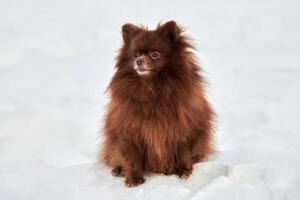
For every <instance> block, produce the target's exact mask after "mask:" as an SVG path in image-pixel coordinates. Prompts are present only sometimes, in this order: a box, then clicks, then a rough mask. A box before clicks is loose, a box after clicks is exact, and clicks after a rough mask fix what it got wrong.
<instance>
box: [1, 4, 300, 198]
mask: <svg viewBox="0 0 300 200" xmlns="http://www.w3.org/2000/svg"><path fill="white" fill-rule="evenodd" d="M169 19H174V20H177V21H178V22H179V23H181V24H183V25H184V26H185V27H187V30H188V34H190V35H191V36H192V37H193V38H194V41H195V43H196V44H197V47H198V50H199V57H200V62H201V64H202V67H203V68H204V70H205V74H204V75H205V77H206V78H207V80H208V82H209V83H210V86H209V87H208V89H207V91H208V95H209V99H210V101H211V103H212V104H213V106H214V108H215V109H216V111H217V113H218V123H217V124H218V127H217V131H216V147H217V151H218V152H217V153H216V155H215V156H213V157H211V158H210V160H209V161H208V162H205V163H200V164H197V165H196V166H195V171H194V173H193V176H192V177H191V178H190V179H189V180H187V181H184V180H180V179H178V178H177V177H176V176H170V177H166V176H159V175H156V176H151V177H146V183H145V184H143V185H141V186H139V187H136V188H130V189H129V188H126V187H124V184H123V179H121V178H115V177H112V176H111V175H110V170H109V169H108V168H106V167H104V166H103V165H99V164H97V163H96V162H95V155H96V152H97V148H98V144H97V142H98V141H99V138H100V140H101V131H100V130H101V121H102V119H103V112H104V106H105V104H106V102H107V95H106V94H105V89H106V86H107V85H108V83H109V81H110V78H111V77H112V75H113V72H114V69H113V64H114V56H115V55H116V54H115V53H116V50H117V49H118V48H119V45H120V41H121V37H120V28H121V26H122V24H124V23H126V22H131V23H137V24H145V25H149V27H151V28H153V27H154V26H155V25H156V24H157V22H159V21H166V20H169ZM299 33H300V2H299V1H297V0H286V1H281V0H255V1H250V0H229V1H221V0H214V1H196V0H194V1H192V0H186V1H175V0H172V1H171V0H166V1H159V0H152V1H133V0H126V1H101V0H90V1H80V0H72V1H71V0H51V1H50V0H49V1H39V0H27V1H22V0H19V1H16V0H10V1H1V2H0V199H1V200H16V199H22V200H35V199H36V200H40V199H43V200H48V199H49V200H52V199H58V200H68V199H70V200H76V199H83V200H91V199H105V200H110V199H118V200H120V199H130V200H132V199H173V200H176V199H180V200H184V199H191V200H196V199H206V200H211V199H214V200H219V199H224V200H225V199H230V200H241V199H242V200H248V199H249V200H253V199H255V200H261V199H262V200H269V199H270V200H297V199H299V198H300V153H299V152H300V134H299V131H300V123H299V119H300V106H299V102H300V94H299V91H300V59H299V55H300V48H299V46H300V37H299ZM99 136H100V137H99Z"/></svg>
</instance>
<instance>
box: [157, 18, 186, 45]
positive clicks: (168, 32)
mask: <svg viewBox="0 0 300 200" xmlns="http://www.w3.org/2000/svg"><path fill="white" fill-rule="evenodd" d="M156 31H157V32H158V33H159V34H160V35H161V36H164V37H167V38H169V39H170V40H171V41H172V42H176V41H177V39H178V37H179V35H180V28H179V27H178V26H177V24H176V22H175V21H168V22H166V23H165V24H163V25H159V26H158V27H157V30H156Z"/></svg>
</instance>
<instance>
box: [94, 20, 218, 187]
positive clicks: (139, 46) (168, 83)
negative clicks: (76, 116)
mask: <svg viewBox="0 0 300 200" xmlns="http://www.w3.org/2000/svg"><path fill="white" fill-rule="evenodd" d="M122 34H123V41H124V44H123V46H122V48H121V49H120V51H119V54H118V56H117V59H116V60H117V62H116V73H115V75H114V77H113V79H112V81H111V83H110V85H109V87H108V91H109V92H110V95H111V100H110V102H109V105H108V110H107V113H106V119H105V126H104V139H105V140H104V144H103V148H102V150H101V152H100V158H101V159H102V161H103V162H104V163H105V164H106V165H108V166H110V167H112V175H114V176H125V184H126V185H127V186H136V185H139V184H142V183H143V182H144V178H143V174H145V173H149V172H152V173H153V172H154V173H163V174H166V175H170V174H176V175H178V176H179V177H180V178H188V177H189V176H190V175H191V173H192V170H193V164H194V163H196V162H199V161H202V160H203V159H205V158H207V156H208V155H209V154H210V153H212V152H213V147H212V144H211V140H212V129H213V127H212V125H213V120H214V114H213V111H212V109H211V107H210V105H209V103H208V102H207V100H206V98H205V95H204V82H203V79H202V77H201V75H200V68H199V65H198V63H197V62H196V60H195V57H194V55H193V53H192V52H191V51H189V50H190V49H191V48H193V46H192V45H191V44H190V43H189V41H188V39H187V38H186V37H185V36H184V35H183V34H182V28H181V27H179V26H178V25H177V24H176V23H175V22H174V21H169V22H167V23H165V24H163V25H158V27H157V29H156V30H148V29H147V28H144V27H137V26H134V25H132V24H125V25H124V26H123V27H122ZM153 52H155V53H156V54H153ZM139 59H141V60H142V61H141V63H140V64H141V65H138V66H137V64H136V63H137V62H138V61H137V60H139Z"/></svg>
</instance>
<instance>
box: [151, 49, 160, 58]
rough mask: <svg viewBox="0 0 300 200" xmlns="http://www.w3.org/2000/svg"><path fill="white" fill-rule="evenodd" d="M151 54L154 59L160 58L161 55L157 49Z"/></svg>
mask: <svg viewBox="0 0 300 200" xmlns="http://www.w3.org/2000/svg"><path fill="white" fill-rule="evenodd" d="M150 56H151V58H152V59H154V60H155V59H158V58H159V57H160V55H159V53H158V52H157V51H155V52H152V53H151V54H150Z"/></svg>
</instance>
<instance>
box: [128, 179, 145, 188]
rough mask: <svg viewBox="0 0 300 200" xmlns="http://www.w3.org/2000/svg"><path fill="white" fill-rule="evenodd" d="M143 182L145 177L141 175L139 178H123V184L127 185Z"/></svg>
mask: <svg viewBox="0 0 300 200" xmlns="http://www.w3.org/2000/svg"><path fill="white" fill-rule="evenodd" d="M144 182H145V179H144V178H143V177H140V178H126V179H125V185H126V186H127V187H135V186H138V185H141V184H143V183H144Z"/></svg>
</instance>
